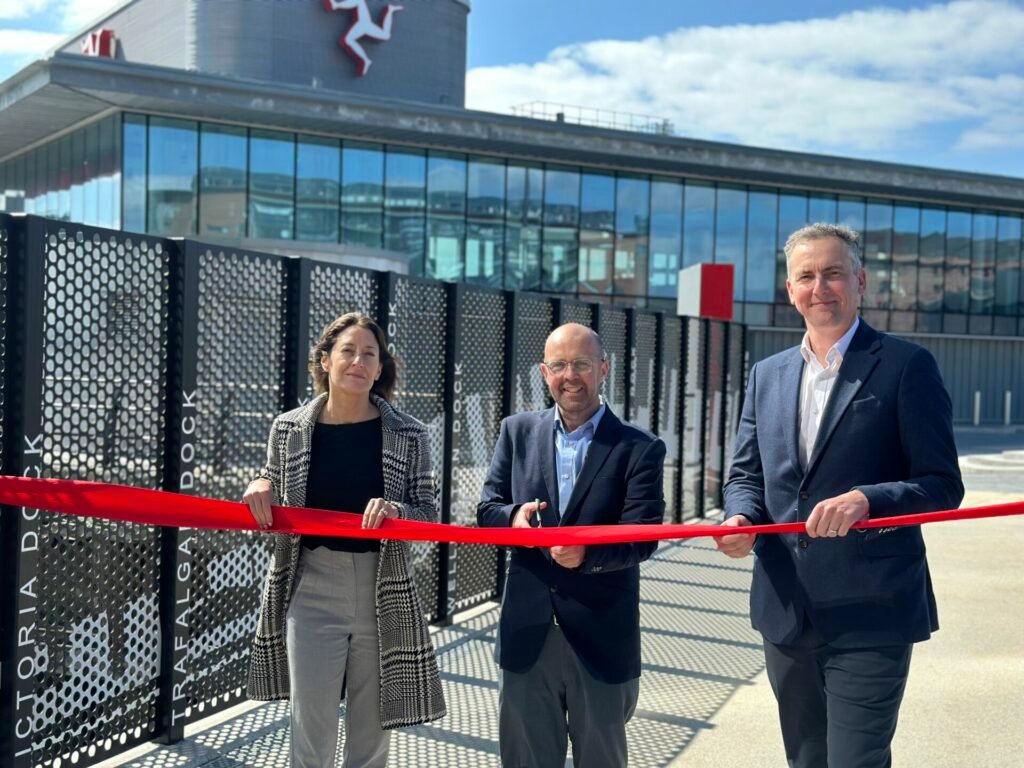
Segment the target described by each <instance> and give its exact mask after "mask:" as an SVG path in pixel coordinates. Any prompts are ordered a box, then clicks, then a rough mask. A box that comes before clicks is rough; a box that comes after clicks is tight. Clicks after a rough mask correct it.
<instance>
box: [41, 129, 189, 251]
mask: <svg viewBox="0 0 1024 768" xmlns="http://www.w3.org/2000/svg"><path fill="white" fill-rule="evenodd" d="M193 126H194V124H193ZM151 130H152V129H151ZM191 131H192V138H191V141H192V145H193V147H194V146H195V128H194V127H193V128H192V129H191ZM37 155H38V156H39V157H41V158H42V157H43V155H42V153H37ZM192 167H193V168H195V160H193V161H192ZM82 174H83V177H84V179H85V191H84V195H85V196H84V198H83V200H84V202H85V210H84V212H83V215H82V223H83V224H92V225H94V226H95V225H96V223H97V222H98V221H99V218H100V124H99V123H92V124H91V125H87V126H86V127H85V162H84V163H83V164H82ZM36 182H37V184H43V183H44V175H43V168H42V167H40V168H39V172H38V176H37V177H36ZM38 192H43V195H42V196H38ZM188 197H189V199H190V200H191V206H192V208H193V209H194V208H195V202H196V201H195V177H194V176H193V177H192V178H191V179H190V187H189V192H188ZM40 203H42V206H43V207H42V208H41V207H40ZM36 213H38V214H40V215H44V214H45V188H44V187H37V197H36ZM189 223H190V224H191V225H192V226H194V225H195V218H194V215H193V218H192V219H191V220H190V222H189ZM192 231H193V230H191V229H190V230H189V232H188V234H191V233H192ZM182 234H185V233H182Z"/></svg>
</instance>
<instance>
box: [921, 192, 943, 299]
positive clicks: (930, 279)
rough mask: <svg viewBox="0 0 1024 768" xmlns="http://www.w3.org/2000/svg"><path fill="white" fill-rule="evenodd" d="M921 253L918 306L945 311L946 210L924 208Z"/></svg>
mask: <svg viewBox="0 0 1024 768" xmlns="http://www.w3.org/2000/svg"><path fill="white" fill-rule="evenodd" d="M919 246H920V249H921V256H920V259H919V262H918V263H919V264H920V267H919V272H918V282H917V309H918V311H920V312H941V311H942V295H943V289H942V285H943V275H944V264H945V258H946V212H945V211H944V210H940V209H938V208H922V209H921V240H920V243H919Z"/></svg>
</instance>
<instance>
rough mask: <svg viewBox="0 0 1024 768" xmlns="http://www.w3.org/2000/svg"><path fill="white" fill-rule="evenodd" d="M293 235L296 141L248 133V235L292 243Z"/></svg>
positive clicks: (283, 136)
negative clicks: (290, 241)
mask: <svg viewBox="0 0 1024 768" xmlns="http://www.w3.org/2000/svg"><path fill="white" fill-rule="evenodd" d="M294 232H295V138H294V136H292V135H291V134H286V133H275V132H271V131H252V132H251V133H250V134H249V236H250V237H266V238H273V239H275V240H291V239H292V237H294Z"/></svg>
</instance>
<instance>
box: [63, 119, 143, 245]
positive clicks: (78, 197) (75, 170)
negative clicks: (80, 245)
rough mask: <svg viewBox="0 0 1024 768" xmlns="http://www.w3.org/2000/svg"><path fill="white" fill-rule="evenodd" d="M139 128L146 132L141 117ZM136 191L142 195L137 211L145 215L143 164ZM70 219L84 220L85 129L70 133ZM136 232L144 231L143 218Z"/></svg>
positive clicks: (141, 160)
mask: <svg viewBox="0 0 1024 768" xmlns="http://www.w3.org/2000/svg"><path fill="white" fill-rule="evenodd" d="M142 120H143V122H142V123H141V126H140V130H142V131H145V132H146V133H147V134H148V128H146V124H145V122H144V120H145V119H144V118H142ZM147 144H148V137H146V138H144V140H143V146H145V145H147ZM147 157H148V156H147V154H146V153H145V152H144V153H143V154H142V155H140V156H139V157H138V158H137V159H138V160H139V161H140V162H142V163H146V162H147ZM138 192H139V193H140V194H142V195H143V199H142V203H141V205H140V208H139V212H140V213H142V214H143V215H145V212H146V200H145V194H146V170H145V165H143V169H142V186H141V187H140V188H139V190H138ZM71 220H72V221H77V222H84V221H85V131H84V130H81V131H75V132H74V133H73V134H71ZM136 231H138V232H145V231H146V221H145V219H143V221H142V225H141V226H140V227H139V228H138V229H137V230H136Z"/></svg>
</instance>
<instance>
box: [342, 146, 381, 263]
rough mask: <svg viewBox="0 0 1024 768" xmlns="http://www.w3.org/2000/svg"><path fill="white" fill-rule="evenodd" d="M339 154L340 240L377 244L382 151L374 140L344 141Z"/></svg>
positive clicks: (379, 231)
mask: <svg viewBox="0 0 1024 768" xmlns="http://www.w3.org/2000/svg"><path fill="white" fill-rule="evenodd" d="M341 155H342V157H341V242H343V243H348V244H350V245H365V246H368V247H370V248H380V247H381V243H382V234H383V231H384V216H383V210H382V203H383V200H384V152H383V150H382V149H381V147H380V146H379V145H377V144H357V143H355V142H351V143H350V142H346V143H345V145H344V146H343V148H342V150H341Z"/></svg>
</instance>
